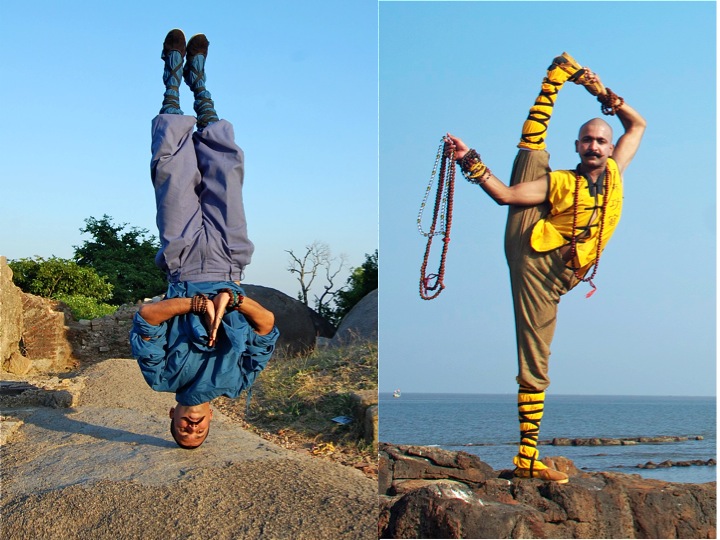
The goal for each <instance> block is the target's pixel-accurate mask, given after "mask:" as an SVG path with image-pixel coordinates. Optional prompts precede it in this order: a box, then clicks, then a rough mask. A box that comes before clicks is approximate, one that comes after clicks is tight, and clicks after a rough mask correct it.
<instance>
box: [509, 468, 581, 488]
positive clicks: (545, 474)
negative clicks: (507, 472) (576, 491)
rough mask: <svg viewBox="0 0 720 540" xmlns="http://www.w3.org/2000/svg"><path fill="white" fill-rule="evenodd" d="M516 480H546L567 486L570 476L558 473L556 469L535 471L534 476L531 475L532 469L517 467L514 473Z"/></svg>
mask: <svg viewBox="0 0 720 540" xmlns="http://www.w3.org/2000/svg"><path fill="white" fill-rule="evenodd" d="M513 476H514V477H515V478H537V479H539V480H545V481H546V482H555V483H556V484H567V483H568V481H569V478H568V475H567V474H565V473H561V472H560V471H556V470H555V469H551V468H549V467H548V468H546V469H537V468H535V469H533V471H532V476H531V475H530V469H521V468H519V467H516V468H515V470H514V471H513Z"/></svg>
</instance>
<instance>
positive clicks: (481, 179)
mask: <svg viewBox="0 0 720 540" xmlns="http://www.w3.org/2000/svg"><path fill="white" fill-rule="evenodd" d="M491 176H492V171H491V170H490V169H489V168H488V167H485V170H484V171H483V173H482V174H481V175H479V176H475V177H471V176H466V177H465V178H467V180H468V182H470V183H472V184H475V185H477V186H482V185H483V184H484V183H485V182H487V181H488V179H489V178H490V177H491Z"/></svg>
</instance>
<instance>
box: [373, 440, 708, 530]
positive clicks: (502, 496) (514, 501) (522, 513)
mask: <svg viewBox="0 0 720 540" xmlns="http://www.w3.org/2000/svg"><path fill="white" fill-rule="evenodd" d="M549 459H550V458H547V459H546V460H543V461H546V462H549ZM553 459H554V462H553V465H555V466H559V467H560V468H562V469H563V470H565V471H566V472H567V473H568V474H569V475H570V482H569V483H567V484H562V485H561V484H555V483H552V482H544V481H541V480H519V479H512V477H511V476H510V477H509V478H508V473H509V471H493V470H492V468H491V467H490V466H488V465H487V464H485V463H483V462H481V461H480V460H479V459H478V458H477V457H476V456H472V455H470V454H467V453H465V452H449V451H445V450H440V449H438V448H426V447H418V446H400V445H390V444H385V443H382V444H381V445H380V454H379V482H378V487H379V490H380V518H379V521H378V533H379V537H380V538H716V533H717V531H716V523H717V521H716V502H717V494H716V482H709V483H706V484H678V483H672V482H665V481H661V480H649V479H644V478H641V477H640V476H639V475H635V474H621V473H607V472H599V473H584V472H580V471H579V470H578V469H577V468H575V467H574V465H573V464H572V462H571V461H570V460H567V459H565V458H553Z"/></svg>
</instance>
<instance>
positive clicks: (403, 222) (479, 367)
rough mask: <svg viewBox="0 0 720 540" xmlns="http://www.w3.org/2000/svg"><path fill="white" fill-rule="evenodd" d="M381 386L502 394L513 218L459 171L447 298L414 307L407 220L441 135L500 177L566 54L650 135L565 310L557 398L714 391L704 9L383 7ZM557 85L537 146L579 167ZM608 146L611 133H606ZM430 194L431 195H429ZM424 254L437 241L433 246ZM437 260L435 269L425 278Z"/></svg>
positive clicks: (709, 6)
mask: <svg viewBox="0 0 720 540" xmlns="http://www.w3.org/2000/svg"><path fill="white" fill-rule="evenodd" d="M379 9H380V16H379V21H380V39H379V47H380V72H379V77H380V81H379V88H380V145H379V146H380V230H381V235H380V253H381V258H380V260H381V273H380V283H381V290H380V292H381V296H380V390H381V391H391V390H392V389H394V388H397V387H399V388H401V389H402V390H403V391H404V392H468V393H474V392H476V393H512V392H515V391H517V386H516V383H515V375H516V355H515V341H514V328H513V319H512V306H511V297H510V290H509V278H508V273H507V266H506V263H505V259H504V254H503V234H504V227H505V219H506V214H507V211H506V209H505V208H502V207H499V206H497V205H496V204H495V203H494V202H492V200H491V199H490V198H489V197H488V196H487V195H486V194H485V193H484V192H483V191H482V190H481V189H479V188H477V187H476V186H473V185H471V184H469V183H468V182H466V181H465V180H464V178H462V177H461V176H459V175H458V180H457V185H456V189H455V192H456V195H455V208H454V219H453V227H452V234H451V238H452V240H451V243H450V248H449V253H448V259H447V273H446V278H445V283H446V286H447V288H446V290H445V291H444V292H443V293H442V294H441V295H440V297H439V298H437V299H435V300H432V301H429V302H428V301H423V300H421V299H420V298H419V295H418V280H419V275H420V264H421V260H422V255H423V250H424V248H425V239H424V238H423V237H422V236H420V234H419V233H418V231H417V229H416V218H417V213H418V208H419V205H420V202H421V199H422V195H423V193H424V190H425V187H426V185H427V183H428V180H429V177H430V172H431V168H432V163H433V160H434V157H435V152H436V150H437V147H438V145H439V143H440V138H441V137H442V135H443V134H444V133H445V132H447V131H450V132H451V133H453V134H455V135H458V136H460V137H462V138H463V139H464V140H465V141H466V142H468V144H470V145H471V146H473V147H475V148H476V149H477V150H478V151H479V152H480V154H481V155H482V157H483V159H484V161H485V162H486V163H487V164H488V166H489V167H490V168H491V169H492V170H493V172H494V173H495V174H496V175H497V176H498V177H499V178H501V179H504V180H506V181H507V179H508V178H509V175H510V169H511V166H512V161H513V158H514V155H515V152H516V144H517V142H518V137H519V134H520V128H521V126H522V122H523V120H524V119H525V117H526V116H527V111H528V108H529V107H530V105H531V104H532V102H533V101H534V99H535V97H536V96H537V93H538V91H539V88H540V82H541V80H542V77H543V76H544V73H545V69H546V68H547V66H548V65H549V64H550V62H551V61H552V59H553V57H555V56H556V55H558V54H560V53H561V52H563V51H567V52H569V53H570V54H571V55H573V56H574V57H575V58H576V59H577V60H578V61H580V62H581V63H582V64H583V65H587V66H589V67H590V68H591V69H593V70H594V71H596V72H597V73H598V74H599V75H600V77H601V78H602V80H603V82H604V83H605V84H606V86H608V87H610V88H611V89H612V90H613V91H615V92H616V93H617V94H619V95H621V96H623V97H624V98H625V99H626V100H627V101H628V103H630V104H632V105H633V107H635V108H636V109H637V110H638V111H639V112H640V113H641V114H642V115H643V116H644V117H645V118H646V119H647V121H648V129H647V132H646V136H645V138H644V141H643V143H642V145H641V148H640V150H639V153H638V154H637V157H636V158H635V160H634V161H633V162H632V163H631V165H630V166H629V167H628V169H627V171H626V173H625V204H624V214H623V217H622V220H621V222H620V225H619V226H618V229H617V231H616V233H615V236H614V237H613V239H612V241H611V242H610V244H609V246H608V248H607V249H606V251H605V254H604V256H603V258H602V264H601V265H600V268H599V271H598V275H597V278H596V279H595V283H596V284H597V286H598V291H597V292H596V294H595V295H594V296H593V297H592V298H591V299H585V293H586V292H587V291H588V286H587V285H581V286H579V287H578V288H577V289H576V290H574V291H572V292H570V293H569V294H568V295H567V296H565V297H564V298H563V300H562V302H561V305H560V313H559V321H558V329H557V332H556V335H555V341H554V344H553V354H552V358H551V364H550V377H551V379H552V384H551V386H550V389H549V392H552V393H556V394H609V395H613V394H616V395H619V394H637V395H713V394H714V393H715V387H716V377H715V362H716V354H715V335H716V318H715V317H716V315H715V314H716V311H715V299H716V280H715V270H716V220H715V212H716V180H715V179H716V102H715V90H716V57H715V56H716V43H715V28H716V11H715V10H716V7H715V3H709V2H696V3H692V2H673V3H671V2H635V3H626V2H608V3H601V2H507V3H504V2H457V3H454V2H398V3H395V2H381V3H380V4H379ZM597 116H601V113H600V106H599V104H598V103H597V102H596V101H595V100H594V98H592V97H591V96H590V95H589V94H588V93H587V92H586V91H585V90H584V89H583V88H582V87H580V86H576V85H573V84H569V85H566V86H565V87H564V88H563V90H562V91H561V93H560V95H559V98H558V101H557V103H556V106H555V114H554V116H553V118H552V121H551V124H550V130H549V136H548V150H549V151H550V153H551V166H553V168H573V167H574V166H575V165H576V164H577V162H578V159H577V155H576V154H575V153H574V147H573V142H574V140H575V138H576V135H577V130H578V128H579V126H580V124H581V123H583V122H584V121H586V120H588V119H590V118H593V117H597ZM610 122H611V125H612V126H613V128H614V129H615V133H616V136H617V135H619V134H620V133H621V132H622V129H621V126H620V123H619V121H618V120H617V119H616V118H612V119H610ZM433 193H434V192H433ZM436 244H439V242H438V241H436ZM437 260H438V258H437V252H436V256H435V257H434V258H433V259H432V263H431V268H433V267H434V266H433V265H436V264H437Z"/></svg>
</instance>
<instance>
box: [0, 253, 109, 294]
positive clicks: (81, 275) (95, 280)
mask: <svg viewBox="0 0 720 540" xmlns="http://www.w3.org/2000/svg"><path fill="white" fill-rule="evenodd" d="M8 266H10V269H11V270H12V271H13V282H14V283H15V285H17V286H18V287H20V288H21V289H22V290H23V291H25V292H27V293H30V294H35V295H37V296H42V297H44V298H58V297H59V296H63V295H83V296H86V297H88V298H94V299H96V300H99V301H103V300H108V299H110V298H111V297H112V295H113V286H112V284H110V283H108V281H107V280H106V279H105V278H103V277H102V276H99V275H98V274H97V273H96V272H95V271H94V270H93V269H92V268H83V267H81V266H80V265H78V264H77V263H76V262H75V261H71V260H68V259H60V258H58V257H51V258H49V259H43V258H42V257H35V258H32V259H30V258H25V259H18V260H14V261H9V262H8Z"/></svg>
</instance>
